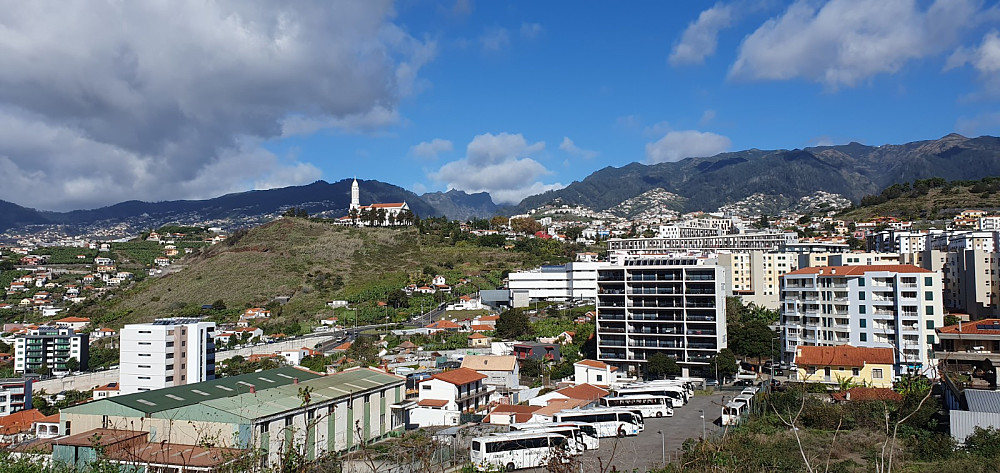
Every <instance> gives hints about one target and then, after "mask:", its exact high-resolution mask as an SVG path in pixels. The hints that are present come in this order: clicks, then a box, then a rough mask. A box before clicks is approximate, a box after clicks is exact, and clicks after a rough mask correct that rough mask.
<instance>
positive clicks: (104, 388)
mask: <svg viewBox="0 0 1000 473" xmlns="http://www.w3.org/2000/svg"><path fill="white" fill-rule="evenodd" d="M250 356H253V355H250ZM94 391H120V388H119V387H118V383H108V384H105V385H104V386H98V387H96V388H94Z"/></svg>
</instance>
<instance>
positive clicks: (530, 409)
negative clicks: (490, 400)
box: [490, 404, 542, 423]
mask: <svg viewBox="0 0 1000 473" xmlns="http://www.w3.org/2000/svg"><path fill="white" fill-rule="evenodd" d="M541 408H542V406H518V405H512V404H501V405H499V406H497V407H495V408H493V410H492V411H490V415H491V416H492V415H494V414H498V415H510V414H514V422H515V423H521V422H527V421H529V420H531V416H532V414H534V413H535V411H538V410H539V409H541ZM491 420H492V419H491Z"/></svg>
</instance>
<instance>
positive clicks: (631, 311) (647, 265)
mask: <svg viewBox="0 0 1000 473" xmlns="http://www.w3.org/2000/svg"><path fill="white" fill-rule="evenodd" d="M705 262H706V260H705V259H702V258H692V257H665V256H655V255H647V256H642V257H631V258H628V259H626V260H625V261H623V265H621V266H611V265H608V266H602V267H601V268H599V269H598V271H597V274H598V276H597V284H598V295H597V299H598V301H597V330H596V331H597V358H598V359H599V360H601V361H603V362H605V363H607V364H609V365H612V366H616V367H618V368H619V369H622V370H623V371H627V372H630V373H633V372H639V371H643V372H644V368H643V366H644V365H645V363H646V360H647V359H649V357H650V356H652V355H653V354H655V353H663V354H665V355H667V356H670V357H673V358H674V359H675V360H676V361H677V363H678V364H679V365H680V366H681V369H682V370H683V371H684V374H685V376H686V375H688V373H689V371H691V370H694V371H704V372H707V371H708V366H709V361H710V360H711V359H712V357H714V356H715V354H716V353H718V351H719V350H720V349H722V348H725V347H726V343H727V339H726V309H725V294H726V282H725V281H726V275H725V270H724V269H723V268H722V267H721V266H718V265H709V264H705Z"/></svg>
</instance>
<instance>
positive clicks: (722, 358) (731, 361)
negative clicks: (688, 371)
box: [712, 348, 740, 382]
mask: <svg viewBox="0 0 1000 473" xmlns="http://www.w3.org/2000/svg"><path fill="white" fill-rule="evenodd" d="M712 365H713V366H714V368H715V369H716V372H717V373H719V377H720V378H722V379H725V378H727V377H729V376H732V375H734V374H736V373H738V372H739V369H740V365H739V364H738V363H737V362H736V355H734V354H733V351H732V350H730V349H728V348H723V349H722V350H719V353H718V354H717V355H715V357H713V358H712ZM719 381H720V382H721V379H720V380H719Z"/></svg>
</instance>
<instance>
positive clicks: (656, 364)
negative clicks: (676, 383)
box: [646, 353, 681, 378]
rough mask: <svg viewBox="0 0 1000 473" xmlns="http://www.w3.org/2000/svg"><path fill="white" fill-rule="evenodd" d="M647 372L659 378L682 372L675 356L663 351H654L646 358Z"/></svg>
mask: <svg viewBox="0 0 1000 473" xmlns="http://www.w3.org/2000/svg"><path fill="white" fill-rule="evenodd" d="M646 372H647V373H649V374H650V375H653V376H656V377H659V378H662V377H664V376H678V375H680V374H681V367H680V366H679V365H678V364H677V360H675V359H674V358H673V357H670V356H667V355H665V354H663V353H654V354H653V356H650V357H649V359H648V360H646Z"/></svg>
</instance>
